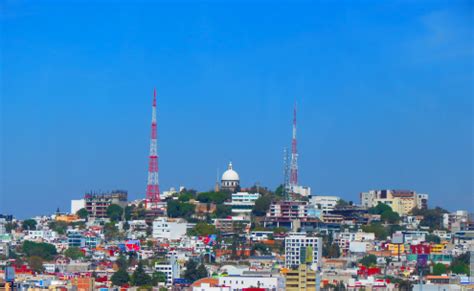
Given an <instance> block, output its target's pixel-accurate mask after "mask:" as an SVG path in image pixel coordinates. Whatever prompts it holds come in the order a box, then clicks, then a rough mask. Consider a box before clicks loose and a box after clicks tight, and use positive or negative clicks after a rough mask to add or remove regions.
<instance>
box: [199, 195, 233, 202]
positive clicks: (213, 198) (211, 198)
mask: <svg viewBox="0 0 474 291" xmlns="http://www.w3.org/2000/svg"><path fill="white" fill-rule="evenodd" d="M196 199H197V200H198V201H199V202H202V203H215V204H222V203H224V202H225V201H226V200H228V199H230V194H229V193H227V192H202V193H199V194H198V195H197V197H196Z"/></svg>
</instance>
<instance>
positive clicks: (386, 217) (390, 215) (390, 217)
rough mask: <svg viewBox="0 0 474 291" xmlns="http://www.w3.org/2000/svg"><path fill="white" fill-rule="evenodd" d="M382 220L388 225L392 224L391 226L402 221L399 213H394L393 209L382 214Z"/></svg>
mask: <svg viewBox="0 0 474 291" xmlns="http://www.w3.org/2000/svg"><path fill="white" fill-rule="evenodd" d="M380 218H381V219H382V220H383V221H385V222H387V223H391V224H395V223H398V222H399V221H400V215H399V214H398V213H396V212H394V211H392V210H391V209H390V210H387V211H384V212H382V214H381V215H380Z"/></svg>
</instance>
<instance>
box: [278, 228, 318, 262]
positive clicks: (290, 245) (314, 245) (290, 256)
mask: <svg viewBox="0 0 474 291" xmlns="http://www.w3.org/2000/svg"><path fill="white" fill-rule="evenodd" d="M322 243H323V241H322V238H320V237H317V236H307V235H306V233H296V232H291V233H290V234H289V235H288V236H287V237H286V238H285V266H286V267H287V268H291V267H293V266H298V265H300V264H301V259H302V255H303V253H302V252H306V251H308V250H312V252H313V254H312V256H311V257H312V269H315V268H316V267H317V266H318V265H319V263H320V261H321V255H322V249H323V248H322ZM308 247H309V248H308Z"/></svg>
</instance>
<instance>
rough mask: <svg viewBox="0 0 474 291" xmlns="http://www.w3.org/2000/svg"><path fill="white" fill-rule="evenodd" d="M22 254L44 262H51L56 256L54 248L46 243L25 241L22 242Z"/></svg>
mask: <svg viewBox="0 0 474 291" xmlns="http://www.w3.org/2000/svg"><path fill="white" fill-rule="evenodd" d="M22 249H23V253H24V254H25V255H26V256H28V257H33V256H37V257H40V258H42V259H44V260H52V259H53V258H54V256H55V255H57V254H58V252H57V251H56V247H55V246H54V245H52V244H48V243H42V242H40V243H37V242H33V241H29V240H26V241H24V242H23V246H22Z"/></svg>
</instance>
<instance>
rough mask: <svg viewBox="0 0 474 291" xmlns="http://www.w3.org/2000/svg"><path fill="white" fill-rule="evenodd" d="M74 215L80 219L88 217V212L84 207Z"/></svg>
mask: <svg viewBox="0 0 474 291" xmlns="http://www.w3.org/2000/svg"><path fill="white" fill-rule="evenodd" d="M76 215H77V216H79V218H81V219H87V218H88V217H89V212H88V211H87V209H85V208H81V209H79V210H78V211H77V212H76Z"/></svg>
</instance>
